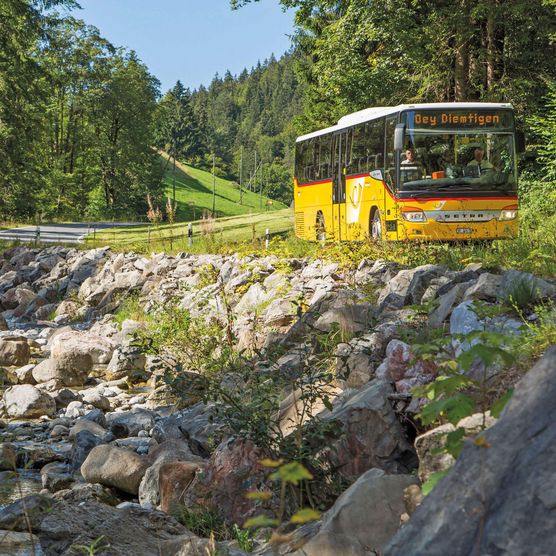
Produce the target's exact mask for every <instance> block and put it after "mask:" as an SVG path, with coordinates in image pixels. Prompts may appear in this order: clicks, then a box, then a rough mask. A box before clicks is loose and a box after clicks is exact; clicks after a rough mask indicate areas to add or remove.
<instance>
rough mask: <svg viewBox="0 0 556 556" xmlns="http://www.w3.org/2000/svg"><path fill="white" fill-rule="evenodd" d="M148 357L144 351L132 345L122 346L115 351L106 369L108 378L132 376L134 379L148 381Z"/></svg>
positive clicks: (116, 378) (115, 378)
mask: <svg viewBox="0 0 556 556" xmlns="http://www.w3.org/2000/svg"><path fill="white" fill-rule="evenodd" d="M146 362H147V358H146V356H145V354H144V353H141V351H140V350H138V349H137V348H134V347H132V346H120V347H119V348H117V349H116V350H115V351H114V354H113V355H112V359H110V363H109V364H108V367H107V369H106V378H107V379H108V380H118V379H120V378H130V379H131V380H132V381H135V382H139V381H146V380H147V379H148V376H147V374H146V373H145V364H146Z"/></svg>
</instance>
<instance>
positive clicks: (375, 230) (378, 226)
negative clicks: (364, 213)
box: [370, 209, 382, 239]
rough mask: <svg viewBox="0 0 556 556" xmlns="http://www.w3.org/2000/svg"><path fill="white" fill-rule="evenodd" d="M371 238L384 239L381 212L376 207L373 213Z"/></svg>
mask: <svg viewBox="0 0 556 556" xmlns="http://www.w3.org/2000/svg"><path fill="white" fill-rule="evenodd" d="M370 231H371V238H372V239H382V223H381V221H380V212H379V211H378V209H375V210H374V211H373V213H372V215H371V230H370Z"/></svg>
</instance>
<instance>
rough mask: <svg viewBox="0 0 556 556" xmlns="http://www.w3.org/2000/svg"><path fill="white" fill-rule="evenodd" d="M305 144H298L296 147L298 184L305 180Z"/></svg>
mask: <svg viewBox="0 0 556 556" xmlns="http://www.w3.org/2000/svg"><path fill="white" fill-rule="evenodd" d="M304 157H305V142H304V141H303V142H302V143H297V144H296V146H295V177H296V178H297V182H298V183H303V181H304V179H305V160H304Z"/></svg>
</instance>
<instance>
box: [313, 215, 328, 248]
mask: <svg viewBox="0 0 556 556" xmlns="http://www.w3.org/2000/svg"><path fill="white" fill-rule="evenodd" d="M315 230H316V236H317V241H326V226H325V224H324V214H322V212H318V213H317V221H316V223H315Z"/></svg>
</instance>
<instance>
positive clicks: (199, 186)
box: [160, 152, 286, 222]
mask: <svg viewBox="0 0 556 556" xmlns="http://www.w3.org/2000/svg"><path fill="white" fill-rule="evenodd" d="M160 156H161V158H162V164H163V165H164V178H163V183H164V190H165V192H166V195H167V196H169V197H170V198H172V193H173V185H174V174H173V164H172V162H171V161H168V155H167V154H166V153H163V152H161V153H160ZM175 179H176V203H177V213H176V221H179V222H191V221H194V220H200V219H201V216H202V212H203V209H208V210H212V187H213V178H212V174H211V173H210V172H205V171H204V170H199V169H198V168H194V167H193V166H189V165H187V164H183V163H181V162H176V176H175ZM284 208H286V206H285V205H284V204H282V203H280V202H278V201H272V200H270V199H269V198H268V197H265V196H263V198H262V206H261V197H260V195H259V193H258V192H252V191H244V192H243V199H242V203H241V204H240V191H239V186H238V185H237V184H235V183H233V182H231V181H228V180H225V179H223V178H219V177H217V178H216V203H215V211H216V214H217V215H218V216H219V217H227V216H237V215H240V214H249V213H254V212H271V211H276V210H281V209H284Z"/></svg>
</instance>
